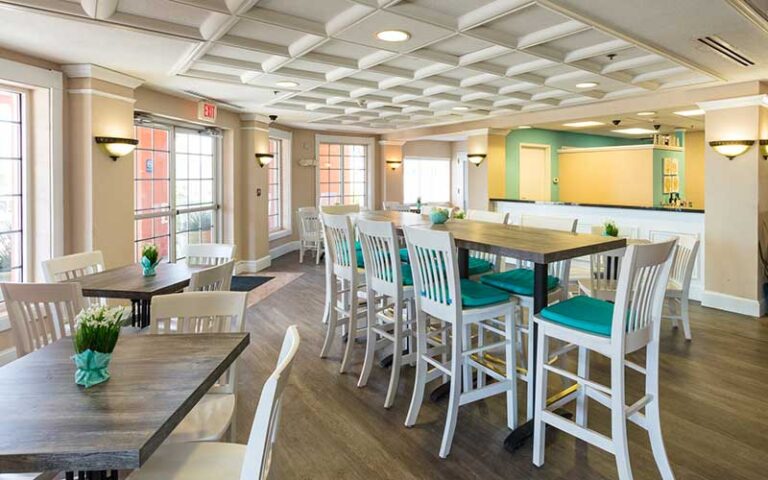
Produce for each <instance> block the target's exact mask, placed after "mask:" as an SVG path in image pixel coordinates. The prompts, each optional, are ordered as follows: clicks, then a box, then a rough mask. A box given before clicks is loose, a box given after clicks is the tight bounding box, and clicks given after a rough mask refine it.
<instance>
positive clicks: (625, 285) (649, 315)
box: [611, 240, 676, 353]
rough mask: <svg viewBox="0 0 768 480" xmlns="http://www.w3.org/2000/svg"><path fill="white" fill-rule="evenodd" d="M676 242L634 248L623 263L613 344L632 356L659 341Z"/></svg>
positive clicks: (614, 320)
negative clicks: (655, 340) (632, 353)
mask: <svg viewBox="0 0 768 480" xmlns="http://www.w3.org/2000/svg"><path fill="white" fill-rule="evenodd" d="M675 242H676V240H670V241H668V242H664V243H651V244H648V245H630V246H629V247H627V252H626V254H625V255H624V258H623V260H622V268H621V272H620V273H619V282H618V287H617V290H616V302H615V304H614V309H613V325H612V327H611V343H613V342H617V343H616V345H617V348H622V349H623V352H624V353H631V352H634V351H635V350H638V349H640V348H643V347H644V346H646V345H647V344H648V343H650V342H651V341H652V340H654V339H657V338H658V335H659V328H660V325H661V311H662V307H663V305H664V295H665V293H666V290H667V281H668V280H669V272H670V270H671V267H672V259H673V252H674V248H675Z"/></svg>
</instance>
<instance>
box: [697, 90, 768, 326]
mask: <svg viewBox="0 0 768 480" xmlns="http://www.w3.org/2000/svg"><path fill="white" fill-rule="evenodd" d="M699 106H700V107H701V108H702V109H704V110H705V111H706V112H707V113H706V122H705V123H706V127H705V137H706V142H707V145H706V147H705V154H704V155H705V171H706V178H705V195H706V199H707V206H706V213H705V238H704V250H705V256H704V269H705V285H704V287H705V291H704V294H703V296H702V304H703V305H704V306H708V307H713V308H719V309H722V310H728V311H732V312H737V313H742V314H745V315H751V316H755V317H757V316H760V315H762V314H764V313H765V299H764V298H763V293H762V284H763V282H764V281H765V278H764V277H763V274H762V271H761V268H760V256H759V251H758V243H759V235H760V224H761V218H765V217H766V212H768V163H767V162H766V161H765V160H763V159H762V157H761V156H760V154H759V148H758V146H757V143H758V142H757V140H759V139H760V138H768V105H766V104H765V103H764V96H756V97H743V98H738V99H730V100H720V101H713V102H706V103H702V104H700V105H699ZM717 140H755V146H753V147H751V148H750V149H749V150H747V151H746V153H744V154H743V155H740V156H738V157H736V158H734V159H733V160H728V159H727V158H726V157H724V156H722V155H720V154H718V153H717V152H716V151H715V150H713V149H712V147H710V146H709V142H711V141H717ZM763 241H764V242H765V241H766V239H763Z"/></svg>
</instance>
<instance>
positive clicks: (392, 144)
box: [379, 140, 406, 147]
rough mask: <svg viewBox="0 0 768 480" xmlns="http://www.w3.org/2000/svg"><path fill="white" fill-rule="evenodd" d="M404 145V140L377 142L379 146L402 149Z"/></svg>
mask: <svg viewBox="0 0 768 480" xmlns="http://www.w3.org/2000/svg"><path fill="white" fill-rule="evenodd" d="M405 144H406V141H405V140H379V145H385V146H390V145H391V146H395V147H402V146H403V145H405Z"/></svg>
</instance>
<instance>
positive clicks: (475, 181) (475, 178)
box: [467, 135, 489, 210]
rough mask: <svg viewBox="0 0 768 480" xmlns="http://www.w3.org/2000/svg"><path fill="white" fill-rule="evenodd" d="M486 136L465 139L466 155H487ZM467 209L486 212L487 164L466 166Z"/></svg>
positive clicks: (487, 197)
mask: <svg viewBox="0 0 768 480" xmlns="http://www.w3.org/2000/svg"><path fill="white" fill-rule="evenodd" d="M487 152H488V135H473V136H470V137H469V138H467V153H468V154H472V153H487ZM467 184H468V185H467V189H468V191H467V208H473V209H478V210H488V204H489V202H488V199H489V196H488V162H483V163H481V164H480V165H471V164H470V165H468V166H467Z"/></svg>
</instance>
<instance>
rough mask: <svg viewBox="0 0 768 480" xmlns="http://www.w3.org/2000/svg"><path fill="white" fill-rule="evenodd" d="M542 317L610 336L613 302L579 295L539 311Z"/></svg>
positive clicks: (560, 323) (595, 333)
mask: <svg viewBox="0 0 768 480" xmlns="http://www.w3.org/2000/svg"><path fill="white" fill-rule="evenodd" d="M539 315H540V316H541V317H542V318H545V319H547V320H549V321H550V322H552V323H557V324H559V325H563V326H566V327H569V328H574V329H576V330H581V331H582V332H586V333H591V334H594V335H600V336H603V337H610V336H611V324H612V322H613V304H612V303H610V302H606V301H605V300H598V299H596V298H592V297H587V296H584V295H579V296H578V297H573V298H569V299H568V300H564V301H562V302H558V303H555V304H554V305H550V306H548V307H546V308H544V309H542V310H541V312H539Z"/></svg>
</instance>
